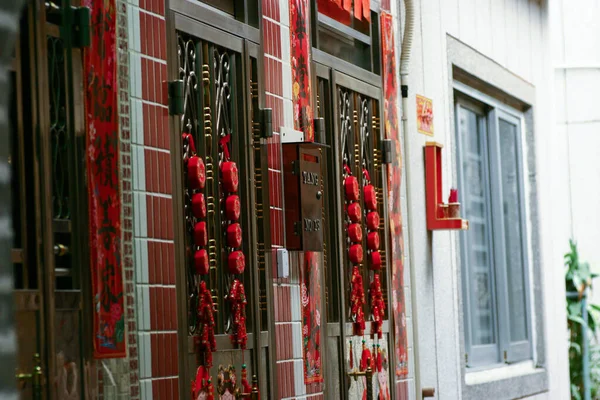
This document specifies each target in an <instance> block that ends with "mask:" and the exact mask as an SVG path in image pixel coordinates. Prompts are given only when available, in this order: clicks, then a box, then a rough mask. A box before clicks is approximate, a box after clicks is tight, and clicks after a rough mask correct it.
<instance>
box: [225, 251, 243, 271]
mask: <svg viewBox="0 0 600 400" xmlns="http://www.w3.org/2000/svg"><path fill="white" fill-rule="evenodd" d="M227 268H228V271H229V273H230V274H232V275H241V274H243V273H244V270H245V269H246V257H245V256H244V253H243V252H242V251H240V250H236V251H232V252H231V253H229V256H228V257H227Z"/></svg>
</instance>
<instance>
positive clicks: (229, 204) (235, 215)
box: [225, 194, 242, 221]
mask: <svg viewBox="0 0 600 400" xmlns="http://www.w3.org/2000/svg"><path fill="white" fill-rule="evenodd" d="M241 210H242V205H241V203H240V197H239V196H238V195H237V194H232V195H230V196H227V199H225V216H226V217H227V219H228V220H230V221H237V220H238V219H240V213H241Z"/></svg>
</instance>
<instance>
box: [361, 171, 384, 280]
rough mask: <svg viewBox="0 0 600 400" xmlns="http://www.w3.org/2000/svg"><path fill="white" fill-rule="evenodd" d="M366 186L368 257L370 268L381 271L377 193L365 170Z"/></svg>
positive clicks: (364, 193) (364, 188) (364, 194)
mask: <svg viewBox="0 0 600 400" xmlns="http://www.w3.org/2000/svg"><path fill="white" fill-rule="evenodd" d="M363 175H364V178H365V183H366V184H365V186H364V187H363V198H364V204H365V212H366V214H367V215H366V222H367V255H368V258H369V268H370V269H371V270H374V271H379V270H380V269H381V253H379V245H380V243H379V232H378V231H379V213H378V212H377V192H376V190H375V186H373V185H372V184H371V183H370V176H369V171H367V170H366V169H364V170H363Z"/></svg>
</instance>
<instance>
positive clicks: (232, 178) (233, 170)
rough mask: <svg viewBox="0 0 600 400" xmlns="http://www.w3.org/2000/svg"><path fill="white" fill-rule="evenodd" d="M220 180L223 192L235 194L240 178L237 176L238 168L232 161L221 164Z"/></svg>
mask: <svg viewBox="0 0 600 400" xmlns="http://www.w3.org/2000/svg"><path fill="white" fill-rule="evenodd" d="M221 178H222V181H221V183H222V185H223V190H224V191H225V192H229V193H235V192H237V190H238V185H239V183H240V178H239V176H238V168H237V165H236V163H234V162H233V161H225V162H224V163H223V164H221Z"/></svg>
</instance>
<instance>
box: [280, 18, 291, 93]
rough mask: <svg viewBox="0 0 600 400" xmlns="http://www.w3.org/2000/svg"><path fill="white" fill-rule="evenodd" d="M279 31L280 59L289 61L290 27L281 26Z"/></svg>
mask: <svg viewBox="0 0 600 400" xmlns="http://www.w3.org/2000/svg"><path fill="white" fill-rule="evenodd" d="M280 32H281V60H282V61H284V62H287V63H289V62H291V59H290V28H288V27H287V26H281V29H280ZM284 82H285V81H284ZM290 84H291V83H290Z"/></svg>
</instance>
